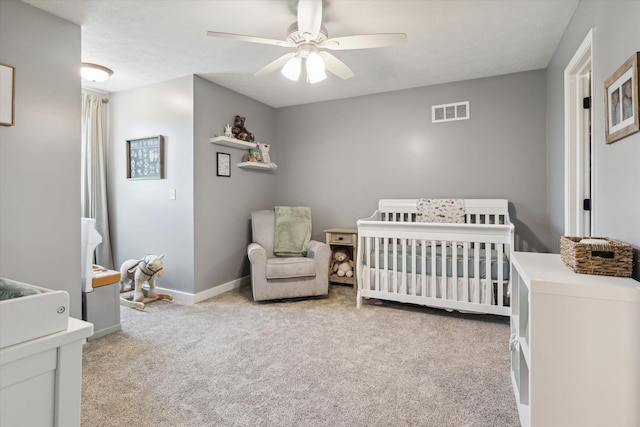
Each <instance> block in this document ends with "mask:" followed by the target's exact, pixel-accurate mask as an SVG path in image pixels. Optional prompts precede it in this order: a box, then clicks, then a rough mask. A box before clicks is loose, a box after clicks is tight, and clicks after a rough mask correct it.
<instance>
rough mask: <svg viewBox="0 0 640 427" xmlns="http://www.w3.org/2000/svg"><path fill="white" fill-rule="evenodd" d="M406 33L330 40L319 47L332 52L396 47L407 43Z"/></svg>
mask: <svg viewBox="0 0 640 427" xmlns="http://www.w3.org/2000/svg"><path fill="white" fill-rule="evenodd" d="M406 41H407V35H406V34H404V33H389V34H362V35H358V36H344V37H334V38H330V39H328V40H327V41H325V42H324V43H322V44H321V45H320V46H319V47H323V48H327V49H331V50H351V49H371V48H375V47H385V46H395V45H399V44H403V43H406Z"/></svg>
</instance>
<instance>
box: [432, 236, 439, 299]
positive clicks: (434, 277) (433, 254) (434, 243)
mask: <svg viewBox="0 0 640 427" xmlns="http://www.w3.org/2000/svg"><path fill="white" fill-rule="evenodd" d="M436 272H437V261H436V241H435V240H432V241H431V297H432V298H436V296H437V293H436V286H437V283H438V279H437V274H436Z"/></svg>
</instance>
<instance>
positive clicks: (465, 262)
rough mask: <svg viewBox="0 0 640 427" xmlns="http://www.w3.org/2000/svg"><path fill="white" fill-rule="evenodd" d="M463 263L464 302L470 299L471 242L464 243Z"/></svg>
mask: <svg viewBox="0 0 640 427" xmlns="http://www.w3.org/2000/svg"><path fill="white" fill-rule="evenodd" d="M462 263H463V266H462V268H463V273H462V274H463V275H464V279H463V280H462V300H463V301H464V302H468V301H469V242H464V244H463V245H462Z"/></svg>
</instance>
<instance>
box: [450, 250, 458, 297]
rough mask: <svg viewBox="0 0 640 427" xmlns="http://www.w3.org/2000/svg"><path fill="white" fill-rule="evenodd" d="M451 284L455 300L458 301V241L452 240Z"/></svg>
mask: <svg viewBox="0 0 640 427" xmlns="http://www.w3.org/2000/svg"><path fill="white" fill-rule="evenodd" d="M451 284H452V286H453V300H454V301H458V242H451Z"/></svg>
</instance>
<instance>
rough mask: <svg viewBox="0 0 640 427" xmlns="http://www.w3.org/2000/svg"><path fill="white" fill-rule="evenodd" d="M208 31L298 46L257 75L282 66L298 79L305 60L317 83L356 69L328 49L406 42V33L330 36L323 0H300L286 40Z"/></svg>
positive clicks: (347, 76)
mask: <svg viewBox="0 0 640 427" xmlns="http://www.w3.org/2000/svg"><path fill="white" fill-rule="evenodd" d="M207 35H209V36H213V37H225V38H229V39H235V40H241V41H246V42H251V43H261V44H268V45H274V46H281V47H287V48H296V51H295V52H290V53H287V54H285V55H283V56H281V57H280V58H278V59H276V60H275V61H273V62H271V63H269V64H267V65H266V66H265V67H263V68H262V69H260V70H258V71H257V72H256V73H255V75H256V76H264V75H266V74H269V73H271V72H273V71H275V70H277V69H278V68H280V67H282V70H281V72H282V74H283V75H284V76H285V77H287V78H288V79H290V80H298V79H299V78H300V74H301V71H302V63H303V62H304V65H305V70H306V76H307V81H308V82H309V83H317V82H319V81H322V80H324V79H325V78H326V77H327V75H326V73H325V70H326V71H329V72H331V73H333V74H335V75H336V76H338V77H340V78H342V79H350V78H351V77H353V76H354V73H353V71H351V69H350V68H349V67H348V66H347V65H346V64H345V63H344V62H342V61H340V60H339V59H338V58H336V57H335V56H334V55H332V54H331V53H329V52H327V50H352V49H371V48H376V47H385V46H393V45H399V44H402V43H405V42H406V41H407V35H406V34H404V33H386V34H362V35H354V36H344V37H334V38H329V35H328V34H327V30H326V29H325V28H324V26H323V25H322V0H298V21H297V22H294V23H293V24H291V25H290V26H289V29H288V30H287V39H286V40H275V39H268V38H264V37H255V36H245V35H240V34H230V33H219V32H215V31H208V32H207Z"/></svg>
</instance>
